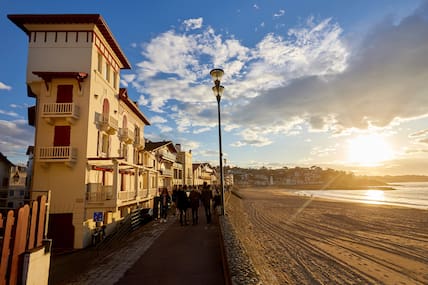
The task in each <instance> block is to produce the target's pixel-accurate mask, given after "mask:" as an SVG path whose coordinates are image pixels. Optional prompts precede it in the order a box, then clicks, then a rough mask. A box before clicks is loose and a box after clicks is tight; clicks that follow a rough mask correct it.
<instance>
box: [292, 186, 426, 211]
mask: <svg viewBox="0 0 428 285" xmlns="http://www.w3.org/2000/svg"><path fill="white" fill-rule="evenodd" d="M389 186H391V187H392V188H394V189H396V190H378V189H376V188H373V189H369V190H316V191H307V190H305V191H296V193H297V194H299V195H307V196H313V197H320V198H328V199H335V200H346V201H352V202H361V203H369V204H384V205H395V206H402V207H411V208H418V209H425V210H428V182H406V183H390V184H389Z"/></svg>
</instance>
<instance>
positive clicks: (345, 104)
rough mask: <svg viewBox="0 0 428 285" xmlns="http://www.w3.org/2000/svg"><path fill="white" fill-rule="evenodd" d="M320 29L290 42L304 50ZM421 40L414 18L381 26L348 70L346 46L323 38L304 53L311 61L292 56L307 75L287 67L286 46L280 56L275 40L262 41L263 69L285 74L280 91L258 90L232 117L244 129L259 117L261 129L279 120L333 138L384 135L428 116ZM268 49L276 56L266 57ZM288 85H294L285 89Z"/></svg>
mask: <svg viewBox="0 0 428 285" xmlns="http://www.w3.org/2000/svg"><path fill="white" fill-rule="evenodd" d="M426 14H427V13H425V14H424V15H426ZM325 24H327V23H325ZM322 26H323V25H322V24H320V25H318V27H315V28H314V29H312V30H311V31H296V32H295V33H294V34H295V35H301V34H302V33H304V34H305V35H301V37H299V40H298V41H297V42H298V43H302V44H304V43H306V42H307V40H308V38H309V36H311V35H312V36H313V35H314V33H315V34H317V33H319V31H322V30H323V27H322ZM321 34H322V33H320V35H321ZM421 34H428V21H427V17H426V16H425V17H422V16H420V15H419V14H415V15H412V16H409V17H407V18H405V19H403V20H402V21H401V22H400V23H398V24H394V23H393V22H390V21H384V22H383V23H381V24H380V25H379V26H377V27H376V29H374V30H373V31H372V32H371V33H370V34H368V35H367V36H366V38H365V39H364V41H363V42H362V45H361V46H359V47H356V48H354V49H353V50H352V51H351V52H352V54H350V57H349V60H348V61H347V62H345V61H343V60H338V59H339V58H344V53H343V52H340V51H341V50H342V49H343V48H344V46H340V45H338V42H337V38H336V37H337V34H336V33H334V32H333V33H328V34H327V35H325V34H324V35H325V37H321V40H319V41H318V45H315V46H312V45H309V46H308V47H307V48H303V49H301V50H303V51H305V50H306V49H310V52H308V53H307V55H308V56H300V57H299V54H300V53H301V50H299V53H294V54H295V56H294V57H292V58H293V59H294V60H295V59H296V58H301V60H300V62H301V63H307V62H308V61H309V62H310V63H311V64H308V65H307V67H305V65H303V66H301V65H299V64H298V63H299V62H294V61H292V62H291V64H290V63H289V62H288V61H287V60H285V58H287V57H286V56H285V55H287V54H289V52H290V49H287V48H286V47H287V46H286V45H283V49H282V50H277V47H278V46H280V45H279V43H278V39H277V38H276V37H273V36H272V37H271V38H270V39H265V41H264V42H263V43H261V44H260V46H262V45H263V48H262V51H263V52H264V54H267V55H266V56H265V57H264V61H265V62H267V63H269V64H270V66H273V67H276V66H287V73H285V72H284V75H283V76H282V77H281V76H279V77H278V79H277V87H275V86H274V84H272V88H269V89H267V90H261V91H260V95H258V96H257V97H255V98H254V99H253V100H251V101H248V103H247V104H245V106H243V108H242V109H241V110H242V111H241V112H240V111H239V110H238V111H237V112H238V113H237V114H235V116H236V117H237V118H240V120H242V121H245V122H247V125H248V124H252V125H256V124H258V121H259V119H260V118H261V117H262V116H263V120H264V121H265V120H267V121H271V122H272V123H273V122H277V121H278V118H283V119H284V120H287V118H292V117H298V118H302V119H304V120H305V121H307V122H309V123H310V124H311V126H312V127H313V128H315V129H326V130H331V131H335V132H341V131H344V130H346V129H350V128H357V129H367V128H369V127H372V126H376V127H385V126H388V125H390V124H393V123H396V122H399V121H400V120H405V119H406V120H409V119H412V118H418V117H421V116H426V115H427V114H428V96H427V95H428V94H427V92H426V82H427V81H428V69H427V68H426V66H428V57H427V56H426V54H428V38H427V37H420V35H421ZM314 38H315V39H317V38H320V37H319V36H315V37H314ZM302 41H303V42H302ZM269 45H272V46H273V47H274V48H275V50H277V52H267V51H269V48H268V47H266V46H269ZM298 46H299V45H297V47H298ZM294 48H295V46H294ZM332 49H333V50H334V51H332ZM291 50H292V51H294V49H291ZM337 56H340V57H339V58H337ZM335 59H336V60H335ZM265 66H266V65H263V67H264V68H266V67H265ZM329 66H330V68H329ZM258 74H262V73H261V72H259V73H258ZM286 74H287V75H288V76H286ZM290 77H291V80H288V82H284V81H285V80H286V79H285V78H290ZM265 86H266V85H265ZM249 114H251V116H250V115H249ZM320 119H322V120H321V121H320Z"/></svg>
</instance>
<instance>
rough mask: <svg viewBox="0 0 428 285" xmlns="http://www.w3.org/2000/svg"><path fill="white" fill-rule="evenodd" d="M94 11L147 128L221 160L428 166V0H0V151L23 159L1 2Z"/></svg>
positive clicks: (23, 58) (382, 168)
mask: <svg viewBox="0 0 428 285" xmlns="http://www.w3.org/2000/svg"><path fill="white" fill-rule="evenodd" d="M68 13H70V14H76V13H82V14H95V13H96V14H101V15H102V17H103V18H104V20H105V21H106V23H107V25H108V26H109V28H110V30H111V32H112V33H113V35H114V37H115V38H116V40H117V42H118V43H119V45H120V46H121V48H122V50H123V52H124V54H125V55H126V57H127V58H128V60H129V61H130V63H131V65H132V69H130V70H122V71H121V87H126V88H128V95H129V96H130V97H131V99H133V100H134V101H137V102H138V104H139V107H140V109H141V110H142V112H143V113H144V114H145V115H146V116H147V117H148V119H149V121H150V123H151V125H150V126H147V127H145V137H146V138H148V139H150V140H152V141H161V140H171V141H173V142H174V143H179V144H181V146H182V149H184V150H186V151H189V150H192V154H193V161H194V162H209V163H211V164H212V165H213V166H216V165H218V164H219V136H218V115H217V101H216V98H215V96H214V95H213V93H212V91H211V88H212V86H213V82H212V79H211V77H210V75H209V72H210V70H211V69H213V68H221V69H223V70H224V77H223V79H222V81H221V84H222V85H223V86H224V94H223V96H222V99H221V102H220V107H221V127H222V148H223V155H224V158H225V159H226V161H225V163H226V165H227V166H238V167H245V168H260V167H267V168H272V169H277V168H282V167H296V166H299V167H310V166H313V165H316V166H320V167H322V168H334V169H341V170H345V171H352V172H354V173H355V174H357V175H404V174H419V175H428V1H427V0H406V1H403V0H376V1H372V0H358V1H343V0H325V1H319V0H287V1H285V0H265V1H243V0H242V1H241V0H236V1H223V0H219V1H214V2H206V1H200V0H191V1H166V0H157V1H128V0H122V1H119V2H118V1H112V0H106V1H96V0H94V1H87V0H84V1H83V0H76V1H73V2H72V3H71V2H70V1H53V0H52V1H47V0H39V1H30V0H28V1H27V0H14V1H12V0H10V1H6V0H2V1H0V36H1V38H2V44H1V45H0V59H1V66H2V67H3V68H1V69H0V152H1V153H3V154H4V155H6V156H7V157H8V159H9V160H11V161H12V162H14V163H25V162H26V160H27V156H26V155H25V152H26V149H27V147H28V146H29V145H33V144H34V128H33V127H31V126H28V123H27V107H28V106H32V105H34V104H35V100H34V98H29V97H27V95H26V94H27V91H26V84H25V80H26V78H25V70H26V64H27V48H28V42H27V37H26V35H25V34H24V32H23V31H21V30H20V29H19V28H18V27H17V26H15V25H14V24H13V23H12V22H10V21H9V20H8V19H7V15H8V14H68Z"/></svg>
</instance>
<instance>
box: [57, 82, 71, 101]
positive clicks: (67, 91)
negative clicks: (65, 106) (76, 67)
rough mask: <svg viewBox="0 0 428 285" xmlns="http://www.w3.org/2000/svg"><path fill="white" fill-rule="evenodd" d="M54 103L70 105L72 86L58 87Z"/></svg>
mask: <svg viewBox="0 0 428 285" xmlns="http://www.w3.org/2000/svg"><path fill="white" fill-rule="evenodd" d="M56 102H57V103H72V102H73V85H58V92H57V95H56Z"/></svg>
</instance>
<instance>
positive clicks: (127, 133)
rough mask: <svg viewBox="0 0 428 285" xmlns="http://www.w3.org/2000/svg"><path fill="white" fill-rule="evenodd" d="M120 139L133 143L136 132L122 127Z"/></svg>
mask: <svg viewBox="0 0 428 285" xmlns="http://www.w3.org/2000/svg"><path fill="white" fill-rule="evenodd" d="M119 139H120V140H121V141H123V142H126V143H132V142H133V141H134V132H133V131H131V130H130V129H129V128H120V129H119Z"/></svg>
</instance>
